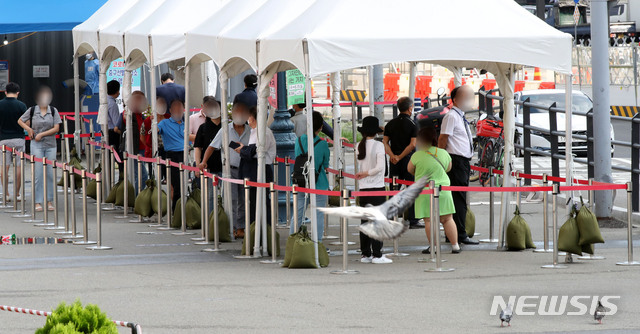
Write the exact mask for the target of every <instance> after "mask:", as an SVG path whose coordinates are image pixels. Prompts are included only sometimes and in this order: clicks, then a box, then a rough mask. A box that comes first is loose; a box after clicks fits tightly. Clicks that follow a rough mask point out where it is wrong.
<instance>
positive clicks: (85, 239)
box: [73, 169, 126, 245]
mask: <svg viewBox="0 0 640 334" xmlns="http://www.w3.org/2000/svg"><path fill="white" fill-rule="evenodd" d="M80 176H81V177H82V233H83V235H84V237H83V238H82V240H81V241H75V242H74V243H73V244H74V245H93V244H95V243H96V242H95V241H89V219H88V217H87V171H86V170H84V169H83V170H82V175H80ZM96 187H97V183H96ZM125 194H126V192H125ZM98 219H99V218H98Z"/></svg>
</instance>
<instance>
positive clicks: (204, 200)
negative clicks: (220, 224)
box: [191, 171, 209, 245]
mask: <svg viewBox="0 0 640 334" xmlns="http://www.w3.org/2000/svg"><path fill="white" fill-rule="evenodd" d="M205 182H209V179H208V178H205V177H204V173H203V172H202V171H200V203H201V204H202V207H201V208H200V221H201V222H202V224H200V225H201V226H200V236H199V237H193V238H191V240H193V241H203V242H205V245H208V244H209V240H207V237H208V233H207V232H208V231H207V230H208V229H209V228H208V226H207V225H208V224H207V223H208V220H207V218H209V217H208V215H209V210H202V209H203V208H204V207H205V204H208V203H209V198H208V197H205V191H204V188H207V186H206V185H205ZM194 244H196V245H200V243H197V242H195V243H194Z"/></svg>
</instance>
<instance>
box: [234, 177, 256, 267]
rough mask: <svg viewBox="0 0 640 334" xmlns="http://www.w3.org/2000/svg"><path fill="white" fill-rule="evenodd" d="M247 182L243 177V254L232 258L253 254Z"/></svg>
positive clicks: (248, 256) (249, 256) (241, 257)
mask: <svg viewBox="0 0 640 334" xmlns="http://www.w3.org/2000/svg"><path fill="white" fill-rule="evenodd" d="M247 182H249V179H247V178H245V179H244V207H245V210H244V246H245V247H244V254H245V255H235V256H234V258H236V259H253V256H251V245H250V240H251V231H250V226H249V220H251V218H250V217H251V216H250V212H249V210H250V209H251V207H250V206H249V198H250V196H251V194H250V192H249V190H250V189H249V185H248V184H247Z"/></svg>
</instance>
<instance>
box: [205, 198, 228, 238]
mask: <svg viewBox="0 0 640 334" xmlns="http://www.w3.org/2000/svg"><path fill="white" fill-rule="evenodd" d="M213 212H214V211H213V210H212V211H211V213H210V214H209V235H208V238H207V239H208V240H209V241H213V237H214V234H213ZM218 240H220V242H231V230H230V227H229V216H228V215H227V213H226V212H225V211H224V207H223V205H222V197H220V196H218Z"/></svg>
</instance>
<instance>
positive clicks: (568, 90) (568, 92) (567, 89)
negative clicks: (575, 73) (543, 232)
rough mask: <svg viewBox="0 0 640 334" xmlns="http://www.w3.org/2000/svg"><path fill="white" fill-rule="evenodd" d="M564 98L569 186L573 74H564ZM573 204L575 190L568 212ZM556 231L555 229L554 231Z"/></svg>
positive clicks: (568, 182) (571, 193)
mask: <svg viewBox="0 0 640 334" xmlns="http://www.w3.org/2000/svg"><path fill="white" fill-rule="evenodd" d="M564 80H565V83H564V99H565V113H566V114H565V139H566V141H565V148H564V149H565V153H564V154H565V168H566V169H565V175H566V178H567V180H566V184H567V185H568V186H570V185H572V184H573V145H572V144H573V137H572V134H573V131H572V129H573V125H572V118H573V108H572V106H573V105H572V99H571V98H572V95H573V92H572V91H573V86H572V82H571V81H572V75H571V74H565V76H564ZM571 206H573V191H571V192H569V199H568V203H567V207H566V209H567V214H569V213H570V212H571ZM554 233H555V231H554Z"/></svg>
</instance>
